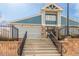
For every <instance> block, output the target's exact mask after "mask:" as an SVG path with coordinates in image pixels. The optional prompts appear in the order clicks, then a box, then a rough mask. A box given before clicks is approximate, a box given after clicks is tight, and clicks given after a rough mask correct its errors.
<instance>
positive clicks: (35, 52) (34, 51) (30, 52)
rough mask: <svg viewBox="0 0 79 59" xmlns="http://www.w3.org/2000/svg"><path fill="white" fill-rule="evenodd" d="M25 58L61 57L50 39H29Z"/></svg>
mask: <svg viewBox="0 0 79 59" xmlns="http://www.w3.org/2000/svg"><path fill="white" fill-rule="evenodd" d="M22 55H23V56H25V55H26V56H45V55H46V56H59V55H60V54H59V52H58V51H57V49H56V47H55V46H54V44H53V43H52V41H51V40H49V39H37V40H36V39H34V40H33V39H27V40H26V43H25V45H24V48H23V54H22Z"/></svg>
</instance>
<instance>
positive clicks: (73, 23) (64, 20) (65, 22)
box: [61, 16, 79, 26]
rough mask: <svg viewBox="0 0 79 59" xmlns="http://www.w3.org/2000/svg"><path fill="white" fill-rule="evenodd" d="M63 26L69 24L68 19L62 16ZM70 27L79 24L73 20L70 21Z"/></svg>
mask: <svg viewBox="0 0 79 59" xmlns="http://www.w3.org/2000/svg"><path fill="white" fill-rule="evenodd" d="M61 24H62V26H66V24H67V18H65V17H63V16H61ZM69 25H70V26H79V23H78V22H75V21H73V20H69Z"/></svg>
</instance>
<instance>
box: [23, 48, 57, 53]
mask: <svg viewBox="0 0 79 59" xmlns="http://www.w3.org/2000/svg"><path fill="white" fill-rule="evenodd" d="M24 52H58V51H57V50H56V49H53V50H50V49H46V50H44V49H31V50H24Z"/></svg>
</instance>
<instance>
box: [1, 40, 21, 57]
mask: <svg viewBox="0 0 79 59" xmlns="http://www.w3.org/2000/svg"><path fill="white" fill-rule="evenodd" d="M19 45H20V41H0V56H17V55H18V53H17V51H18V48H19Z"/></svg>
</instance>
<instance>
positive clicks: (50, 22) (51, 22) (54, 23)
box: [45, 20, 57, 25]
mask: <svg viewBox="0 0 79 59" xmlns="http://www.w3.org/2000/svg"><path fill="white" fill-rule="evenodd" d="M45 22H46V24H52V25H56V24H57V22H56V21H47V20H46V21H45Z"/></svg>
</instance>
